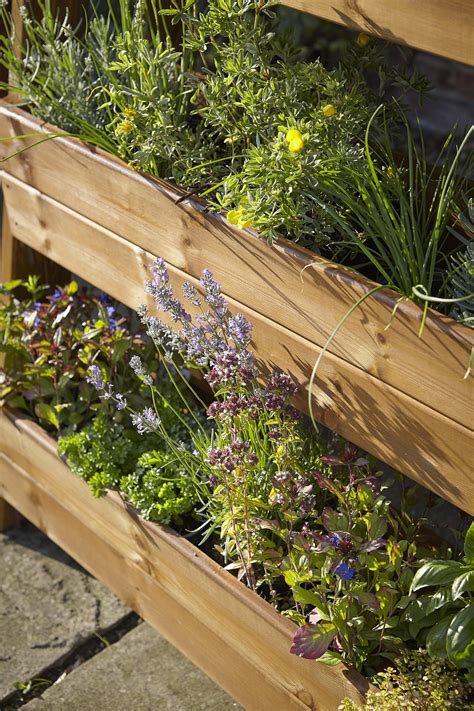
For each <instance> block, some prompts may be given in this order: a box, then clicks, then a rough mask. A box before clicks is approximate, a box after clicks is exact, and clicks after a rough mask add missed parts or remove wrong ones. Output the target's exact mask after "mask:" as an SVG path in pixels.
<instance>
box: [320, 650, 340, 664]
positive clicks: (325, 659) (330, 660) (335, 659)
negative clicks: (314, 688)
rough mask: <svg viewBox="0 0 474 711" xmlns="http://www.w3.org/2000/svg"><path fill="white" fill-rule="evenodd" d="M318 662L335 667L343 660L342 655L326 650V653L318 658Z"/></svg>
mask: <svg viewBox="0 0 474 711" xmlns="http://www.w3.org/2000/svg"><path fill="white" fill-rule="evenodd" d="M319 661H320V662H322V663H323V664H326V665H327V666H329V667H335V666H336V665H337V664H341V662H342V661H343V659H342V655H341V654H339V652H333V651H332V650H330V649H328V651H327V652H324V654H323V656H322V657H319Z"/></svg>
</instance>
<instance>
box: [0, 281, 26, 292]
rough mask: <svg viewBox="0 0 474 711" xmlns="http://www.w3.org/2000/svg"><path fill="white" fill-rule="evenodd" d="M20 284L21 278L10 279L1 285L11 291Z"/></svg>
mask: <svg viewBox="0 0 474 711" xmlns="http://www.w3.org/2000/svg"><path fill="white" fill-rule="evenodd" d="M20 284H23V280H22V279H12V280H11V281H6V282H4V283H3V284H2V286H3V288H4V289H6V290H7V291H13V289H16V288H17V286H20Z"/></svg>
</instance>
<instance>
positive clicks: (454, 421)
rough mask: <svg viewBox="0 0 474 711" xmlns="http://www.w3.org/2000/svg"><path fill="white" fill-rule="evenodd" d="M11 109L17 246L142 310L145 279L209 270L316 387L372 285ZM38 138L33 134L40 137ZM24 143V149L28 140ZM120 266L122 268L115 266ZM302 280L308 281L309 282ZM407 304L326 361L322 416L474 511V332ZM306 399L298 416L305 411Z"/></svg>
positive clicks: (380, 311) (9, 189) (0, 129)
mask: <svg viewBox="0 0 474 711" xmlns="http://www.w3.org/2000/svg"><path fill="white" fill-rule="evenodd" d="M53 131H55V129H54V128H51V127H48V126H44V125H43V124H42V123H41V122H40V121H38V120H36V119H34V118H32V117H31V116H29V115H28V114H26V113H25V112H23V111H22V110H20V109H17V108H12V107H11V106H9V105H8V104H4V105H3V106H2V107H1V110H0V134H1V135H2V136H11V137H15V136H17V138H12V140H11V141H5V142H2V143H1V144H0V146H1V149H0V150H1V152H2V156H3V157H6V156H8V155H10V154H12V153H14V152H15V151H23V149H24V148H27V147H28V146H33V144H37V145H35V146H34V147H31V148H29V149H28V150H26V151H23V152H21V153H19V154H18V155H16V156H15V157H12V158H10V159H9V160H8V161H6V162H5V163H4V164H3V165H4V168H5V170H6V171H7V174H5V175H4V179H3V187H4V194H5V204H6V213H7V216H8V219H9V223H10V228H11V231H12V234H13V237H15V238H17V239H19V240H20V241H22V242H24V243H26V244H28V245H29V246H31V247H33V248H34V249H36V250H37V251H39V252H40V253H42V254H45V255H47V256H48V257H50V258H51V259H53V261H55V262H57V263H59V264H61V265H62V266H65V267H66V268H68V269H71V270H72V271H74V272H75V273H77V274H79V275H80V276H82V277H84V278H85V279H87V280H88V281H90V282H91V283H94V284H95V285H96V286H99V287H100V288H102V289H103V290H104V291H107V292H109V293H110V294H111V295H112V296H114V297H115V298H118V299H120V300H121V301H123V302H124V303H126V304H128V305H130V306H132V307H136V306H137V305H138V304H139V303H140V302H141V301H142V300H143V299H142V283H143V278H144V276H145V274H144V271H145V270H144V266H145V265H146V264H147V263H148V260H149V259H150V258H151V256H152V255H159V256H162V257H163V258H164V259H165V261H166V263H167V265H169V267H170V274H171V278H172V280H173V281H174V283H176V284H180V283H182V282H183V281H185V280H188V279H189V280H190V281H193V280H196V278H197V277H198V276H199V275H200V273H201V271H202V269H203V268H204V267H209V268H210V269H211V270H212V271H213V273H214V274H215V276H216V278H217V279H218V280H219V281H220V282H221V283H222V284H223V292H224V294H225V295H226V296H227V297H229V298H230V300H231V304H232V306H233V307H234V309H236V310H238V311H243V312H244V313H246V314H247V315H248V316H249V318H250V320H251V321H252V322H253V323H254V340H255V346H256V349H257V352H258V354H259V356H260V357H261V358H262V360H265V361H266V362H267V363H268V364H271V365H272V366H275V367H279V368H281V369H283V370H286V371H288V372H290V373H291V374H292V375H293V377H294V378H295V379H296V380H297V382H298V383H300V384H302V385H305V386H307V384H308V382H309V378H310V375H311V371H312V368H313V365H314V363H315V361H316V359H317V358H318V355H319V354H320V352H321V348H322V347H324V345H325V343H326V341H327V339H328V337H329V336H330V334H331V333H332V332H333V330H334V328H335V327H336V325H337V324H338V322H339V321H340V319H341V318H342V317H343V316H344V314H346V312H347V310H348V309H349V308H350V307H351V306H352V305H353V304H354V303H355V301H356V300H357V299H359V298H360V297H361V296H362V295H363V294H366V293H367V292H368V291H369V290H370V289H371V288H372V287H373V286H374V284H373V282H370V281H369V280H367V279H365V278H364V277H362V276H359V275H357V274H355V273H354V272H352V271H350V270H348V269H345V268H344V267H340V266H337V265H335V264H333V263H331V262H328V261H327V260H325V259H323V258H320V257H317V256H315V255H314V254H312V253H311V252H309V251H307V250H305V249H301V248H298V247H296V246H295V245H294V244H291V243H288V242H285V241H284V240H281V241H280V243H279V244H277V245H275V246H274V247H269V246H268V245H267V244H265V243H264V242H263V241H261V240H259V239H258V238H256V237H255V235H253V234H252V233H250V232H248V231H241V230H238V229H236V228H234V227H232V226H231V225H229V223H228V222H227V221H226V220H224V219H223V218H222V217H220V216H216V215H209V214H208V213H207V212H206V211H205V209H204V207H203V206H202V205H201V204H199V203H197V202H193V201H191V200H189V199H186V200H183V201H181V202H179V203H177V200H178V199H179V198H180V197H182V193H180V192H178V191H177V190H176V189H175V188H174V187H173V186H171V185H169V184H165V183H162V182H160V181H158V180H155V179H152V178H150V177H147V176H145V175H140V174H137V173H135V172H133V171H132V170H130V169H129V168H128V167H127V166H126V165H125V164H123V163H122V162H121V161H119V160H117V159H116V158H113V157H111V156H110V155H108V154H106V153H104V152H103V151H100V150H97V149H93V148H90V147H88V146H85V145H84V144H82V143H80V142H79V141H76V140H73V139H70V138H62V137H60V138H55V139H54V140H46V141H43V142H41V143H39V141H40V140H41V136H42V135H44V136H45V137H46V134H48V133H51V132H53ZM32 134H33V135H32ZM22 136H23V137H22ZM112 257H113V259H112ZM303 270H304V271H303ZM397 298H398V297H397V295H396V294H394V293H393V292H391V291H390V290H384V291H379V292H378V293H376V294H373V295H372V296H370V297H369V298H368V299H367V300H366V301H365V302H364V303H363V304H362V305H361V306H360V308H358V309H357V310H356V312H354V313H353V314H352V315H351V317H350V319H349V320H348V322H347V323H346V324H345V326H344V327H343V328H342V329H341V330H340V331H339V333H338V335H337V337H336V338H335V340H334V341H333V342H332V343H331V345H330V348H329V351H328V352H327V353H326V354H325V355H324V357H323V359H322V362H321V367H320V369H319V371H318V377H317V380H316V383H315V388H314V391H313V394H314V398H313V402H314V409H315V415H316V417H317V419H318V420H320V421H321V422H323V424H325V425H326V426H328V427H330V428H331V429H334V430H336V431H338V432H340V433H341V434H343V435H344V436H345V437H347V438H348V439H350V440H351V441H354V442H355V443H356V444H358V445H359V446H361V447H363V448H364V449H366V450H367V451H369V452H371V453H373V454H374V455H376V456H377V457H379V458H380V459H382V460H383V461H385V462H387V463H389V464H391V465H392V466H394V467H395V468H396V469H398V470H400V471H402V472H403V473H404V474H406V475H408V476H411V477H413V478H415V479H417V480H418V481H420V482H421V483H422V484H423V485H424V486H426V487H428V488H430V489H432V490H434V491H435V492H436V493H438V494H441V495H442V496H444V497H445V498H447V499H449V500H450V501H452V502H454V503H455V504H456V505H458V506H459V507H461V508H463V509H465V510H467V511H469V512H472V511H473V509H472V501H473V500H474V499H473V496H472V494H473V493H474V491H473V486H474V483H473V481H472V477H471V475H470V469H471V465H470V460H471V451H472V436H473V430H472V422H473V421H474V398H473V397H472V395H473V387H472V384H473V378H472V377H469V378H468V379H465V378H464V375H465V372H466V369H467V366H468V363H469V359H470V355H471V351H472V348H473V346H474V334H473V332H472V331H471V330H470V329H468V328H466V327H464V326H462V325H460V324H457V323H455V322H454V321H453V320H451V319H449V318H447V317H445V316H442V315H440V314H438V313H436V312H434V311H430V312H429V314H428V317H427V320H426V324H425V327H424V330H423V335H422V337H421V338H419V336H418V331H419V327H420V322H421V316H422V312H421V309H420V308H419V307H417V306H416V305H415V304H413V303H412V302H401V303H400V305H399V307H398V309H397V313H396V316H395V318H394V319H393V320H392V322H391V325H390V327H389V328H388V329H387V325H388V324H389V323H390V321H391V314H392V310H393V308H394V305H395V303H396V301H397ZM305 401H306V398H305V397H302V399H301V402H300V403H299V404H300V406H302V407H304V406H305V404H306V402H305Z"/></svg>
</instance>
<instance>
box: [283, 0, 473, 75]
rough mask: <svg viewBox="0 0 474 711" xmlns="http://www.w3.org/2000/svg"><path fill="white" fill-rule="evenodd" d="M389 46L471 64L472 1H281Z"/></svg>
mask: <svg viewBox="0 0 474 711" xmlns="http://www.w3.org/2000/svg"><path fill="white" fill-rule="evenodd" d="M283 5H288V6H289V7H292V8H295V9H296V10H303V11H304V12H309V13H311V14H312V15H317V16H318V17H322V18H324V19H325V20H330V21H331V22H337V23H338V24H339V25H344V26H345V27H349V28H351V29H355V30H358V31H359V32H366V33H367V34H369V35H375V36H376V37H380V38H381V39H385V40H388V41H389V42H396V43H397V44H406V45H409V46H410V47H414V48H416V49H422V50H424V51H425V52H432V53H433V54H439V55H441V56H442V57H448V59H454V60H456V61H458V62H464V63H465V64H474V24H473V19H472V10H473V6H472V0H417V1H416V2H413V0H396V2H394V0H283Z"/></svg>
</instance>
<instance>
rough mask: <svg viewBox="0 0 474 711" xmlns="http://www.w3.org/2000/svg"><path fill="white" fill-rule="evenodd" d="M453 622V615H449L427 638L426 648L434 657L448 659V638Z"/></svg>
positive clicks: (433, 628) (432, 629)
mask: <svg viewBox="0 0 474 711" xmlns="http://www.w3.org/2000/svg"><path fill="white" fill-rule="evenodd" d="M452 620H453V615H452V614H451V615H448V616H447V617H445V618H444V619H442V620H441V621H440V622H438V623H437V624H436V625H435V626H434V627H432V628H431V629H430V631H429V632H428V635H427V637H426V648H427V650H428V652H429V653H430V654H431V656H432V657H442V658H443V659H445V658H446V657H447V651H446V636H447V634H448V629H449V626H450V624H451V622H452Z"/></svg>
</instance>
